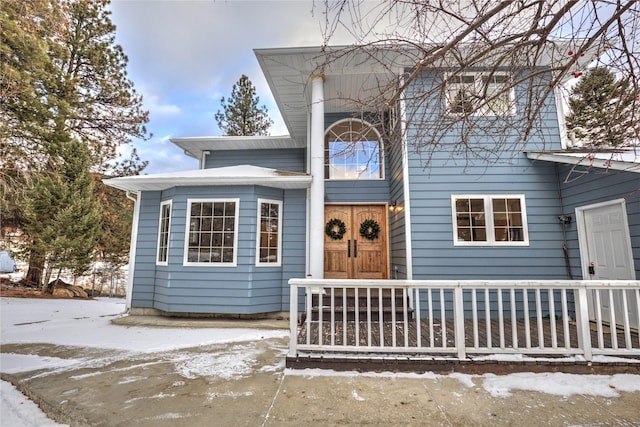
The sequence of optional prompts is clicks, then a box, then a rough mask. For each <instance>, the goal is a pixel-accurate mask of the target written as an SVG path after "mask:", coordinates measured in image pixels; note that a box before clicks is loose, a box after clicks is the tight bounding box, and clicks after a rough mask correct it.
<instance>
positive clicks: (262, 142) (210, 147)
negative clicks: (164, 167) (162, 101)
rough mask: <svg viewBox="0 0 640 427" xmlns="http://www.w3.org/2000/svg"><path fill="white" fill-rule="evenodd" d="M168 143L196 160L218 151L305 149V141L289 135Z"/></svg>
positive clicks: (191, 139) (199, 138) (197, 137)
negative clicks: (205, 154) (208, 152)
mask: <svg viewBox="0 0 640 427" xmlns="http://www.w3.org/2000/svg"><path fill="white" fill-rule="evenodd" d="M170 141H171V142H172V143H174V144H175V145H177V146H178V147H180V148H182V149H183V150H184V152H185V154H186V155H188V156H191V157H194V158H196V159H198V160H200V159H201V158H202V153H203V152H205V151H219V150H264V149H286V148H305V140H304V139H303V140H302V141H296V140H295V139H293V138H291V137H290V136H289V135H283V136H196V137H183V138H171V139H170Z"/></svg>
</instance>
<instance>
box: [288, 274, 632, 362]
mask: <svg viewBox="0 0 640 427" xmlns="http://www.w3.org/2000/svg"><path fill="white" fill-rule="evenodd" d="M289 283H290V284H291V286H292V287H291V290H292V292H291V305H290V307H292V308H304V309H303V310H302V311H300V312H298V310H296V309H293V310H292V311H291V317H290V319H291V325H290V330H291V335H290V341H289V353H288V357H287V365H288V366H293V365H294V364H296V365H298V366H299V364H298V363H297V361H299V360H302V359H306V360H309V359H311V358H316V359H318V358H320V359H323V358H324V359H325V360H328V359H334V360H335V359H342V360H343V362H342V364H343V365H344V366H348V365H349V364H350V363H352V362H353V361H356V360H365V359H370V360H373V359H376V360H381V359H385V360H386V362H385V363H386V364H388V361H392V362H391V364H394V363H396V361H400V360H404V361H408V362H409V363H413V362H415V361H420V360H426V359H431V360H436V359H437V360H440V361H443V360H446V361H448V362H450V363H454V364H455V363H460V364H462V363H468V362H469V361H476V360H485V361H486V360H494V361H495V360H505V361H506V360H530V359H536V360H560V359H563V360H565V361H568V360H574V361H576V363H581V364H583V365H584V366H591V365H592V364H593V363H596V364H607V365H608V366H609V367H611V366H615V365H616V364H618V363H622V364H626V365H628V366H633V368H632V369H635V370H636V371H639V370H640V336H639V335H638V329H639V328H638V325H639V324H640V322H639V319H638V313H639V312H640V282H639V281H598V282H595V281H483V282H479V281H477V282H476V281H368V282H366V281H364V282H363V281H336V280H312V279H292V280H290V282H289ZM298 287H300V288H302V289H300V291H303V292H299V288H298ZM302 295H304V299H303V301H304V303H303V304H302V305H299V304H298V297H299V296H302ZM299 314H301V321H300V322H298V319H299V316H298V315H299ZM609 325H617V326H614V327H610V326H609ZM527 356H533V357H527ZM594 357H597V358H596V359H594ZM550 358H552V359H550ZM620 358H623V359H622V361H620V360H621V359H620ZM630 358H631V359H630ZM345 362H346V363H345ZM385 363H382V364H381V365H380V366H382V368H381V369H386V366H384V365H385ZM561 363H562V362H561ZM339 368H342V366H339ZM373 369H376V368H373Z"/></svg>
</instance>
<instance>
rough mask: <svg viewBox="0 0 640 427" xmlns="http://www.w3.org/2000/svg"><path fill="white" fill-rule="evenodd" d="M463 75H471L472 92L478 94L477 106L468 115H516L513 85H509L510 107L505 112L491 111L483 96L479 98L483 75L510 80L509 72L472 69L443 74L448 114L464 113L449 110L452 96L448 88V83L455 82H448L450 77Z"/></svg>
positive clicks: (482, 88) (482, 85)
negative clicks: (471, 70)
mask: <svg viewBox="0 0 640 427" xmlns="http://www.w3.org/2000/svg"><path fill="white" fill-rule="evenodd" d="M464 76H473V79H474V83H473V85H474V94H475V95H477V96H478V98H477V101H476V103H477V108H475V109H474V111H473V113H469V115H470V116H480V117H487V116H491V117H505V116H514V115H516V95H515V89H514V88H513V87H511V88H510V89H509V104H510V108H509V111H507V112H505V113H496V112H495V111H493V109H491V108H490V107H489V106H488V105H487V103H486V101H485V100H484V99H483V98H480V96H479V95H480V94H482V93H483V92H484V89H485V88H484V83H483V81H482V80H483V79H484V78H485V77H506V79H507V80H508V81H511V74H510V73H508V72H502V71H495V72H487V71H484V72H481V71H473V72H464V73H446V75H445V98H446V103H447V105H446V111H447V112H448V114H449V115H452V116H463V115H465V113H457V112H454V111H451V108H450V107H451V105H452V102H453V99H452V96H451V92H452V91H451V90H450V85H452V84H457V83H455V82H450V80H451V79H457V78H461V77H464ZM494 102H495V101H494Z"/></svg>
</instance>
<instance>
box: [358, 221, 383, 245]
mask: <svg viewBox="0 0 640 427" xmlns="http://www.w3.org/2000/svg"><path fill="white" fill-rule="evenodd" d="M379 234H380V224H378V222H377V221H376V220H375V219H371V218H369V219H365V220H364V221H362V224H360V235H361V236H362V237H364V238H365V239H367V240H375V239H377V238H378V235H379Z"/></svg>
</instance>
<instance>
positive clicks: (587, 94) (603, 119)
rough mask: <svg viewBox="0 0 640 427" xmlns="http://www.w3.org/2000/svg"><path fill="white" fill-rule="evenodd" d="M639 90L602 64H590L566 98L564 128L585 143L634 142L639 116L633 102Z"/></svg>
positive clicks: (625, 143) (596, 144)
mask: <svg viewBox="0 0 640 427" xmlns="http://www.w3.org/2000/svg"><path fill="white" fill-rule="evenodd" d="M639 95H640V94H638V93H635V92H634V91H633V89H632V87H631V85H630V84H629V82H628V81H627V80H625V79H621V80H618V79H616V76H615V75H614V74H613V73H612V72H611V71H609V70H608V69H607V68H604V67H597V68H593V69H591V70H589V71H587V73H586V74H585V75H584V76H583V77H582V79H581V80H580V82H578V84H576V85H575V86H574V87H573V88H572V90H571V95H570V98H569V107H570V109H571V111H570V113H569V114H568V115H567V129H568V131H569V133H570V135H571V136H572V137H575V139H578V140H582V141H583V143H584V144H585V145H589V146H604V147H616V146H623V145H629V144H634V143H637V142H638V135H639V132H640V120H639V118H638V115H637V112H635V111H634V105H635V104H636V103H637V98H638V96H639Z"/></svg>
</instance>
